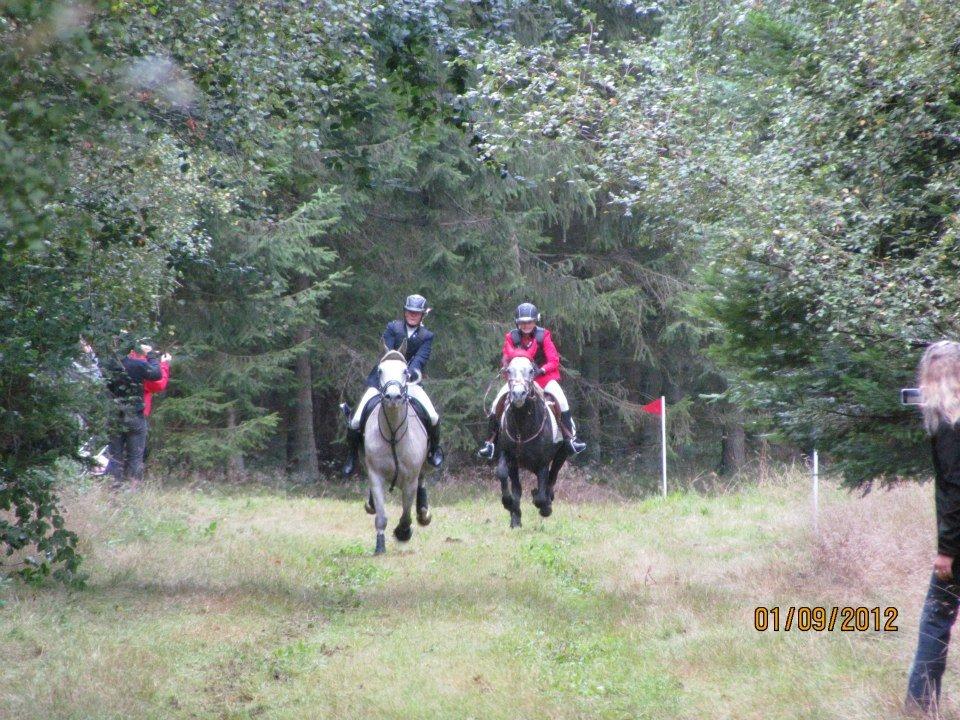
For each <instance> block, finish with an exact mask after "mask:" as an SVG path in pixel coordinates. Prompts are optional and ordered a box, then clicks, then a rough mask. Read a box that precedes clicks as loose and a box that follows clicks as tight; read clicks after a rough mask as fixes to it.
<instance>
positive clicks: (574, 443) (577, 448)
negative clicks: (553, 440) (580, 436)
mask: <svg viewBox="0 0 960 720" xmlns="http://www.w3.org/2000/svg"><path fill="white" fill-rule="evenodd" d="M560 422H562V423H563V427H564V429H565V430H566V431H567V435H568V440H567V442H568V443H569V444H570V449H571V450H573V452H574V453H575V454H577V455H579V454H580V453H582V452H583V451H584V450H586V449H587V444H586V443H585V442H580V441H579V440H577V432H576V430H574V428H573V418H572V417H570V411H569V410H567V411H566V412H562V413H560Z"/></svg>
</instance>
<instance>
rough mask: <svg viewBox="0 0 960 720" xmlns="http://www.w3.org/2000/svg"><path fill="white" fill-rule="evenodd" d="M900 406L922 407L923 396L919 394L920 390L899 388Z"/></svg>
mask: <svg viewBox="0 0 960 720" xmlns="http://www.w3.org/2000/svg"><path fill="white" fill-rule="evenodd" d="M900 404H901V405H923V395H922V394H921V393H920V388H901V390H900Z"/></svg>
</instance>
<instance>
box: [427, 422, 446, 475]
mask: <svg viewBox="0 0 960 720" xmlns="http://www.w3.org/2000/svg"><path fill="white" fill-rule="evenodd" d="M427 439H428V440H429V442H430V445H429V449H428V450H427V462H428V463H430V464H431V465H433V467H440V465H442V464H443V450H442V449H441V447H440V421H439V420H437V424H436V425H430V424H429V423H427Z"/></svg>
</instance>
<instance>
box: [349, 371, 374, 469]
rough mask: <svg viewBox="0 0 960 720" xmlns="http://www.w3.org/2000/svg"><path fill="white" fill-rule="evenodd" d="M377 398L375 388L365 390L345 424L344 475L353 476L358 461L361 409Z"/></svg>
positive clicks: (361, 438) (361, 429)
mask: <svg viewBox="0 0 960 720" xmlns="http://www.w3.org/2000/svg"><path fill="white" fill-rule="evenodd" d="M376 396H377V389H376V388H367V391H366V392H365V393H364V394H363V397H362V398H360V402H359V403H357V408H356V410H354V413H353V416H352V417H351V418H350V421H349V422H348V423H347V461H346V462H345V463H344V464H343V469H342V470H341V472H342V473H343V474H344V475H346V476H349V475H353V473H354V471H355V470H356V469H357V465H358V464H359V461H360V442H361V441H362V440H363V428H362V427H360V420H361V419H362V418H363V409H364V408H365V407H366V406H367V403H368V402H370V400H371V398H374V397H376Z"/></svg>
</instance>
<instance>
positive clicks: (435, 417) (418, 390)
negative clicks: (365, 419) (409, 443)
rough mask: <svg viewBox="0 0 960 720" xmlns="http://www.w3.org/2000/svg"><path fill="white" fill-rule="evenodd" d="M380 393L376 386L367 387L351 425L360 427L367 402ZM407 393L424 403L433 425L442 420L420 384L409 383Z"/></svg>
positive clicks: (351, 419)
mask: <svg viewBox="0 0 960 720" xmlns="http://www.w3.org/2000/svg"><path fill="white" fill-rule="evenodd" d="M379 394H380V393H379V391H378V390H377V389H376V388H367V391H366V392H365V393H364V394H363V397H362V398H360V402H358V403H357V409H356V410H354V411H353V417H352V418H350V427H351V428H352V429H353V430H359V429H360V416H361V415H363V409H364V408H365V407H366V406H367V403H368V402H370V398H374V397H376V396H377V395H379ZM407 394H408V395H409V396H410V397H411V398H413V399H414V400H416V401H417V402H418V403H420V404H421V405H423V407H424V409H425V410H426V411H427V415H429V416H430V424H431V425H436V424H437V423H438V422H440V415H439V414H437V409H436V408H435V407H434V406H433V403H432V402H431V401H430V398H429V397H427V393H426V392H425V391H424V389H423V388H422V387H420V386H419V385H407Z"/></svg>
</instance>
